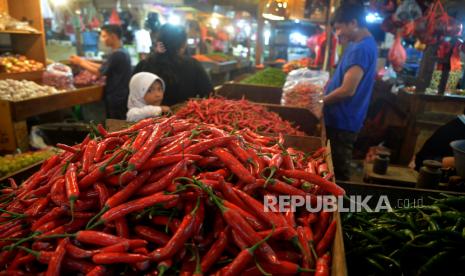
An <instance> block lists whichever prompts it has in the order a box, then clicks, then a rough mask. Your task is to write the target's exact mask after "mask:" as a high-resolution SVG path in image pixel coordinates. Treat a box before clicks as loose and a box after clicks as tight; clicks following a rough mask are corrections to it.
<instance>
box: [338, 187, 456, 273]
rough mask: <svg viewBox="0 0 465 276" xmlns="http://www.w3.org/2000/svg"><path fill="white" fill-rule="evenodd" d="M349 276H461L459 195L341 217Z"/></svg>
mask: <svg viewBox="0 0 465 276" xmlns="http://www.w3.org/2000/svg"><path fill="white" fill-rule="evenodd" d="M343 226H344V235H345V236H344V238H345V241H344V246H345V248H346V258H347V265H348V270H349V273H350V274H353V275H463V264H464V262H465V252H464V251H463V248H464V247H465V196H462V197H453V196H446V197H444V198H440V199H436V200H434V202H433V203H432V204H431V205H423V206H419V207H417V208H415V207H410V208H400V209H395V210H394V212H381V213H376V212H375V213H350V214H348V215H347V216H345V217H343Z"/></svg>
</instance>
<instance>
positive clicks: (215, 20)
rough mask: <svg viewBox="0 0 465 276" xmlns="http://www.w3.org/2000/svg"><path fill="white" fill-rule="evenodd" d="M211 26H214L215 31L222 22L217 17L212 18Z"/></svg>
mask: <svg viewBox="0 0 465 276" xmlns="http://www.w3.org/2000/svg"><path fill="white" fill-rule="evenodd" d="M210 24H211V25H212V27H213V29H216V27H218V25H219V24H220V20H219V19H218V18H217V17H212V18H210Z"/></svg>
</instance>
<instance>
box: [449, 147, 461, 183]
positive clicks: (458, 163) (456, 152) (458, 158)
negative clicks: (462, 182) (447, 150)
mask: <svg viewBox="0 0 465 276" xmlns="http://www.w3.org/2000/svg"><path fill="white" fill-rule="evenodd" d="M450 146H451V148H452V149H453V150H454V157H455V169H456V170H457V174H458V175H459V176H460V177H462V178H465V140H456V141H452V142H451V143H450Z"/></svg>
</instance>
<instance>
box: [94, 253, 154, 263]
mask: <svg viewBox="0 0 465 276" xmlns="http://www.w3.org/2000/svg"><path fill="white" fill-rule="evenodd" d="M148 259H149V257H148V256H144V255H141V254H133V253H118V252H110V253H98V254H95V255H94V256H93V257H92V261H93V262H94V263H96V264H116V263H125V264H134V263H138V262H143V261H146V260H148Z"/></svg>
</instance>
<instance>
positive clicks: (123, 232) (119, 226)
mask: <svg viewBox="0 0 465 276" xmlns="http://www.w3.org/2000/svg"><path fill="white" fill-rule="evenodd" d="M115 228H116V233H117V234H118V236H120V237H123V238H129V228H128V223H127V221H126V219H125V218H124V217H121V218H119V219H116V220H115Z"/></svg>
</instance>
